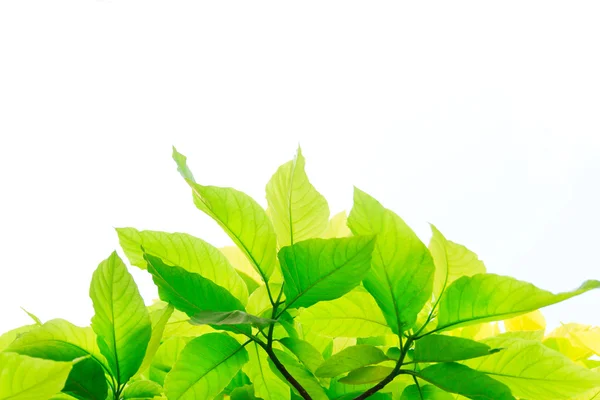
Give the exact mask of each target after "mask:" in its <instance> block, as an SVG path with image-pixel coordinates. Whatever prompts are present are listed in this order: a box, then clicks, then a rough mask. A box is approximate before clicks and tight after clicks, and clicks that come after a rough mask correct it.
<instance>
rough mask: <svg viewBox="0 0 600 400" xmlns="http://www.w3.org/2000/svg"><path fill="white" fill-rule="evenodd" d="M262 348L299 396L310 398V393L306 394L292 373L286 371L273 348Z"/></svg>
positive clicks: (308, 399) (306, 399)
mask: <svg viewBox="0 0 600 400" xmlns="http://www.w3.org/2000/svg"><path fill="white" fill-rule="evenodd" d="M263 349H265V351H266V352H267V355H268V356H269V358H270V359H271V361H273V364H275V367H276V368H277V370H278V371H279V372H281V375H283V377H284V378H285V379H286V380H287V381H288V382H289V383H290V385H292V386H293V387H294V389H296V390H297V391H298V394H299V395H300V396H302V398H303V399H305V400H312V397H310V395H309V394H308V392H307V391H306V389H304V388H303V387H302V385H301V384H300V382H298V381H297V380H296V378H294V377H293V376H292V374H290V373H289V372H288V370H287V369H285V366H284V365H283V364H282V363H281V361H279V359H278V358H277V355H275V352H274V351H273V349H270V348H268V347H266V346H265V347H263Z"/></svg>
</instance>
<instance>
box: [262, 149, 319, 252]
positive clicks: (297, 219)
mask: <svg viewBox="0 0 600 400" xmlns="http://www.w3.org/2000/svg"><path fill="white" fill-rule="evenodd" d="M304 166H305V160H304V156H303V155H302V151H301V150H300V147H298V154H297V155H296V157H295V158H294V159H293V160H292V161H288V162H287V163H285V164H283V165H282V166H280V167H279V169H277V172H275V174H274V175H273V177H271V179H270V180H269V183H268V184H267V188H266V190H267V203H268V204H269V215H270V216H271V220H272V221H273V227H274V228H275V233H276V234H277V240H278V242H279V246H280V247H283V246H289V245H290V244H293V243H296V242H299V241H302V240H305V239H310V238H313V237H317V236H319V235H321V234H322V233H323V232H324V231H325V229H326V228H327V226H328V223H329V206H328V205H327V200H325V197H323V196H322V195H321V194H320V193H319V192H318V191H317V190H316V189H315V188H314V186H313V185H312V184H311V183H310V182H309V180H308V176H307V175H306V172H305V170H304Z"/></svg>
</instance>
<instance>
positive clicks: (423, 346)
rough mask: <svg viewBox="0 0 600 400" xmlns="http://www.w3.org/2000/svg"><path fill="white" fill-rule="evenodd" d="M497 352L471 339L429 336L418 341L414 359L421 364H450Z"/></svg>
mask: <svg viewBox="0 0 600 400" xmlns="http://www.w3.org/2000/svg"><path fill="white" fill-rule="evenodd" d="M497 351H499V349H492V348H490V346H488V345H487V344H484V343H479V342H476V341H474V340H470V339H464V338H461V337H454V336H446V335H429V336H425V337H422V338H421V339H419V340H417V342H416V345H415V352H414V356H413V359H414V361H419V362H450V361H460V360H467V359H469V358H476V357H482V356H487V355H490V354H491V353H494V352H497Z"/></svg>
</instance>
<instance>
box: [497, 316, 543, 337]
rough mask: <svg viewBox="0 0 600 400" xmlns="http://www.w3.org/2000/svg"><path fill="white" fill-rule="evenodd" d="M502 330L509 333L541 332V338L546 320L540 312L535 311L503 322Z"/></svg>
mask: <svg viewBox="0 0 600 400" xmlns="http://www.w3.org/2000/svg"><path fill="white" fill-rule="evenodd" d="M504 328H506V330H507V331H509V332H515V331H541V332H542V336H543V332H544V329H546V319H545V318H544V315H543V314H542V312H541V311H540V310H535V311H532V312H530V313H527V314H523V315H520V316H518V317H514V318H509V319H507V320H505V321H504Z"/></svg>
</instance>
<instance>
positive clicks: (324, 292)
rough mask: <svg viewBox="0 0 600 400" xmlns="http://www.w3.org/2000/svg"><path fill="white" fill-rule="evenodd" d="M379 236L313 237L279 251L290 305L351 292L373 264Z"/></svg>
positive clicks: (285, 289)
mask: <svg viewBox="0 0 600 400" xmlns="http://www.w3.org/2000/svg"><path fill="white" fill-rule="evenodd" d="M374 244H375V239H374V237H372V236H366V237H365V236H358V237H351V238H341V239H309V240H305V241H303V242H298V243H296V244H294V245H293V246H288V247H284V248H282V249H281V251H280V252H279V261H280V263H281V270H282V272H283V276H284V280H285V286H284V292H285V296H286V305H287V307H288V308H289V307H293V308H298V307H308V306H311V305H313V304H316V303H318V302H319V301H326V300H333V299H336V298H338V297H341V296H343V295H344V294H346V293H348V292H349V291H350V290H352V289H353V288H354V287H356V286H357V285H358V284H360V282H361V280H362V279H363V278H364V277H365V275H366V274H367V272H368V271H369V269H370V267H371V253H372V252H373V246H374Z"/></svg>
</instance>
